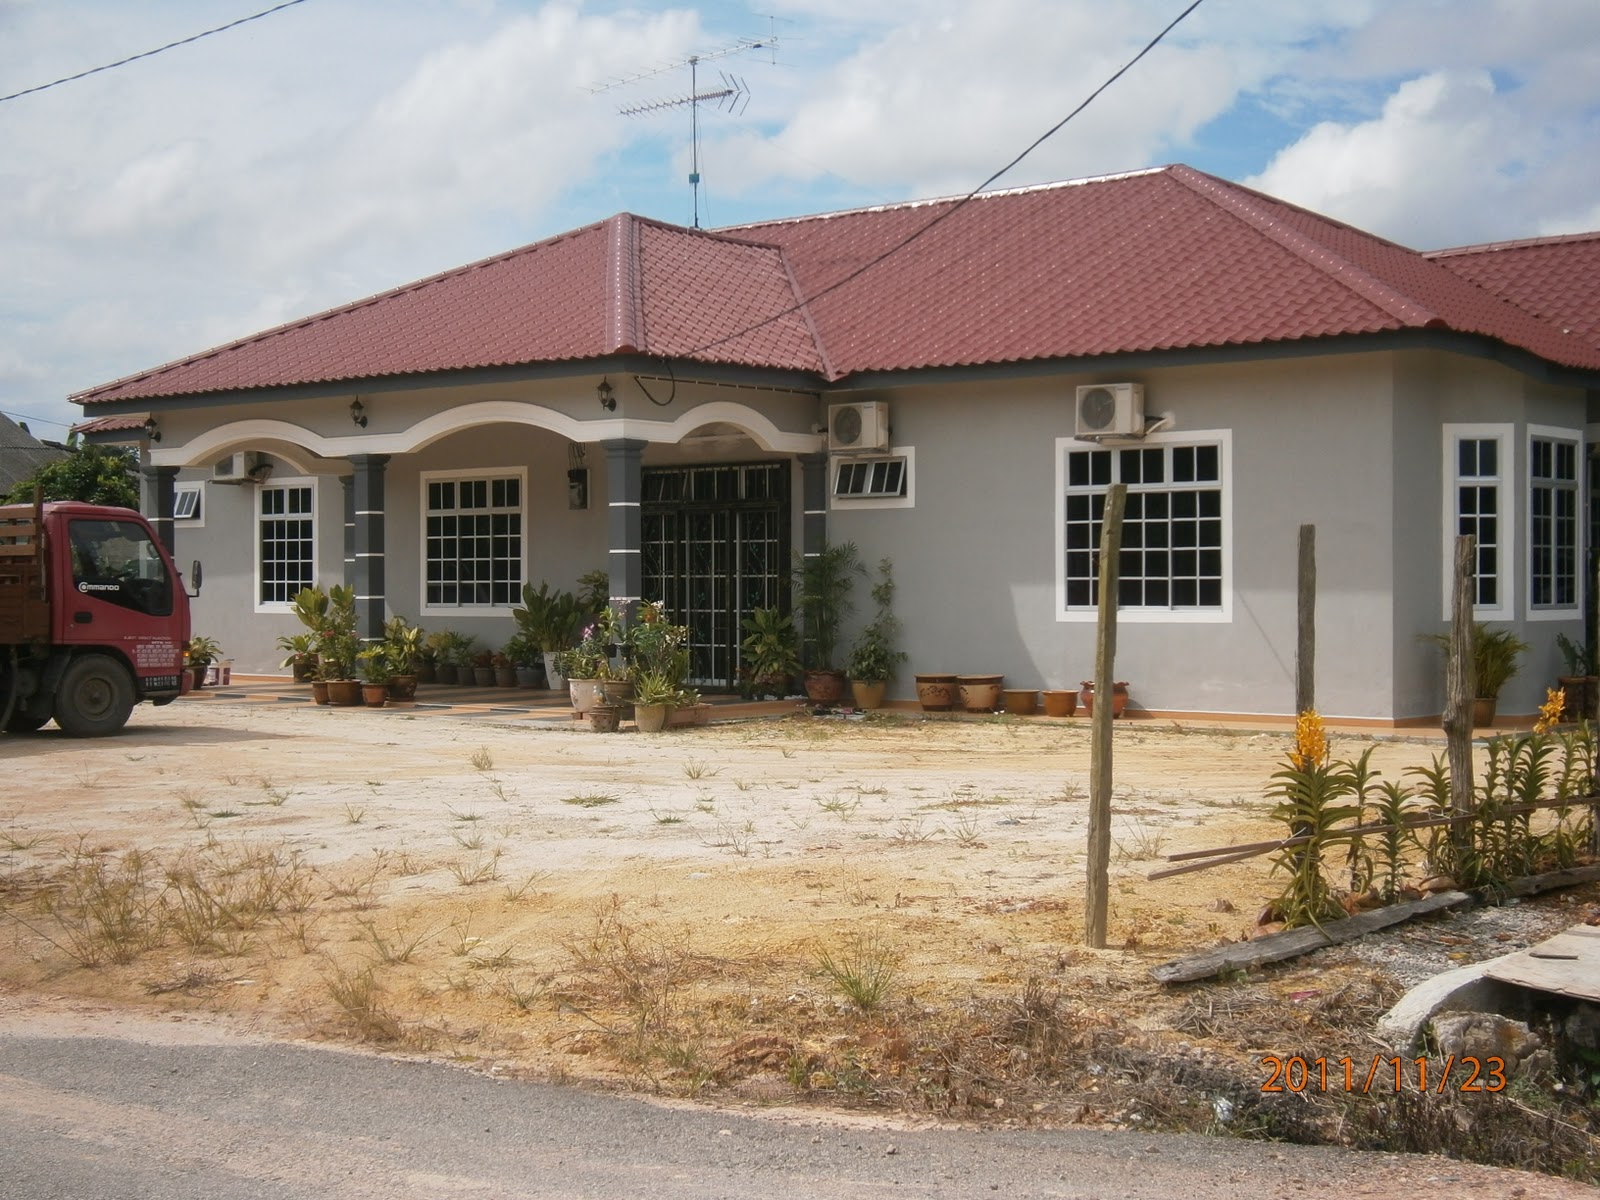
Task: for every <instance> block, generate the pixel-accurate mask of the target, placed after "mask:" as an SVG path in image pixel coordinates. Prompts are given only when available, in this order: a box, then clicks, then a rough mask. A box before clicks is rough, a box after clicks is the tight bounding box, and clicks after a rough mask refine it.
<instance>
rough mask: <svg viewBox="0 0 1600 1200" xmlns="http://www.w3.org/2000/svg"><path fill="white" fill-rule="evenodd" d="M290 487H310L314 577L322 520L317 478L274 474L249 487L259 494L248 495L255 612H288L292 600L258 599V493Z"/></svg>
mask: <svg viewBox="0 0 1600 1200" xmlns="http://www.w3.org/2000/svg"><path fill="white" fill-rule="evenodd" d="M293 488H309V489H311V514H310V515H311V577H312V579H313V580H314V579H315V578H316V575H317V539H318V537H319V536H320V528H321V524H322V522H321V520H320V514H319V512H318V504H317V481H316V479H315V478H313V477H311V476H309V475H306V476H301V477H298V478H294V479H277V478H274V479H273V480H272V482H271V483H264V484H261V485H260V486H259V487H257V488H252V489H251V490H252V491H254V492H257V493H258V494H257V495H253V496H251V498H250V505H251V508H252V509H253V510H254V513H255V516H254V519H253V520H252V522H251V526H250V532H251V535H252V538H253V541H252V543H251V547H250V557H251V560H252V565H251V574H252V576H253V579H252V582H251V593H250V595H251V599H252V601H253V602H254V605H255V611H256V612H258V613H282V612H288V611H290V603H291V602H290V601H288V600H285V601H282V602H279V601H273V602H270V603H269V602H267V601H264V600H262V599H261V583H262V579H261V521H262V516H261V495H260V494H259V493H265V492H273V491H288V490H290V489H293Z"/></svg>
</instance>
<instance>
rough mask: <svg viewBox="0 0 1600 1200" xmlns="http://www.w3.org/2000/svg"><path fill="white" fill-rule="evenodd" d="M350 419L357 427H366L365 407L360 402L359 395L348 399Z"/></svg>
mask: <svg viewBox="0 0 1600 1200" xmlns="http://www.w3.org/2000/svg"><path fill="white" fill-rule="evenodd" d="M350 419H351V420H352V421H354V422H355V424H356V427H357V428H358V429H365V428H366V427H367V408H366V405H364V404H362V403H361V397H360V396H357V397H356V398H355V399H354V400H352V401H350Z"/></svg>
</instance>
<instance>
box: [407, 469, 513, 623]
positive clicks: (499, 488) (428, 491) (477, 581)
mask: <svg viewBox="0 0 1600 1200" xmlns="http://www.w3.org/2000/svg"><path fill="white" fill-rule="evenodd" d="M423 489H424V498H425V509H426V511H425V516H424V530H425V533H424V548H423V565H424V571H425V577H424V603H425V605H426V606H427V607H429V608H500V607H508V606H511V605H514V604H517V603H519V602H520V601H521V599H522V562H523V545H522V529H523V512H522V492H523V487H522V476H521V474H520V473H518V474H509V473H506V474H499V473H496V474H483V475H470V476H453V477H445V476H428V477H425V478H424V479H423Z"/></svg>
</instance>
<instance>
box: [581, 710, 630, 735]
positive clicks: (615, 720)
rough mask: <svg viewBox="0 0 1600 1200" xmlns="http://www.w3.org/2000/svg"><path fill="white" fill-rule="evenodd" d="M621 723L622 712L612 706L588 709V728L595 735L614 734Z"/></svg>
mask: <svg viewBox="0 0 1600 1200" xmlns="http://www.w3.org/2000/svg"><path fill="white" fill-rule="evenodd" d="M621 723H622V710H621V709H619V708H617V707H616V705H614V704H596V705H595V706H594V707H592V708H591V709H589V728H590V729H592V730H594V731H595V732H596V733H615V732H616V731H617V726H618V725H620V724H621Z"/></svg>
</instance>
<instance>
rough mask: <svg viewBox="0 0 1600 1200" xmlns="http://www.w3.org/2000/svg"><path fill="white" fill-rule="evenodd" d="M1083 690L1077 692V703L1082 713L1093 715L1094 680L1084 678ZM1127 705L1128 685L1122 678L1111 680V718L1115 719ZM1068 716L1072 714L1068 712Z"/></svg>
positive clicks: (1087, 715)
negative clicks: (1081, 707) (1081, 708)
mask: <svg viewBox="0 0 1600 1200" xmlns="http://www.w3.org/2000/svg"><path fill="white" fill-rule="evenodd" d="M1081 686H1082V688H1083V690H1082V691H1081V692H1080V693H1079V694H1078V703H1079V704H1081V705H1082V706H1083V715H1084V716H1086V717H1092V716H1094V680H1092V679H1085V680H1083V682H1082V685H1081ZM1127 707H1128V685H1127V684H1126V683H1124V682H1123V681H1122V680H1120V679H1117V680H1113V681H1112V683H1111V719H1112V720H1116V719H1117V718H1118V717H1120V716H1121V715H1122V713H1123V710H1124V709H1126V708H1127ZM1067 715H1068V716H1071V715H1072V714H1070V713H1068V714H1067Z"/></svg>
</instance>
